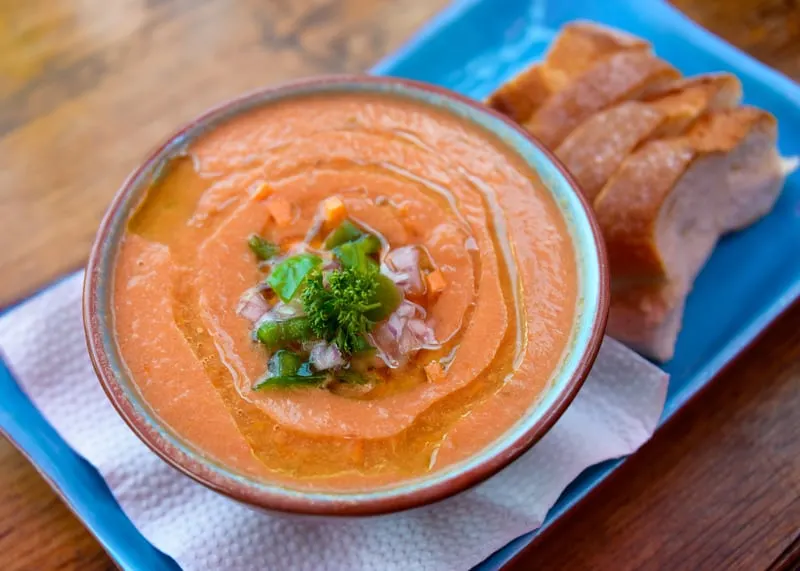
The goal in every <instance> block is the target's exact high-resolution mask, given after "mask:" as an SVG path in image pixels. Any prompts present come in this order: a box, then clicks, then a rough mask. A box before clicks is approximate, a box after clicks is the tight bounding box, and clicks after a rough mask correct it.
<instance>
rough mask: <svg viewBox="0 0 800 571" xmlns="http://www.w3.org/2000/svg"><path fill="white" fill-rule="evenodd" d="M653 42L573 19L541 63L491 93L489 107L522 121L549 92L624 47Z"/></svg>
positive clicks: (641, 47) (635, 47)
mask: <svg viewBox="0 0 800 571" xmlns="http://www.w3.org/2000/svg"><path fill="white" fill-rule="evenodd" d="M649 49H650V44H648V43H647V42H645V41H644V40H642V39H641V38H637V37H635V36H631V35H629V34H626V33H624V32H620V31H617V30H614V29H611V28H606V27H605V26H600V25H597V24H593V23H590V22H572V23H570V24H567V25H566V26H564V28H563V29H562V31H561V33H560V34H559V35H558V36H557V37H556V39H555V41H554V42H553V45H552V47H551V48H550V50H549V52H548V53H547V55H546V56H545V60H544V62H543V63H541V64H537V65H534V66H532V67H530V68H528V69H527V70H525V71H523V72H522V73H520V74H519V75H518V76H517V77H515V78H514V79H512V80H511V81H509V82H508V83H506V84H505V85H503V86H502V87H501V88H500V89H498V90H497V91H496V92H495V93H493V94H492V95H491V96H489V99H488V100H487V104H488V105H489V107H491V108H493V109H495V110H497V111H499V112H501V113H503V114H505V115H508V116H509V117H510V118H512V119H513V120H514V121H517V122H519V123H522V122H524V121H525V120H527V119H528V118H529V117H530V116H531V115H532V114H533V111H534V110H535V109H536V108H537V107H539V106H540V105H541V104H542V103H544V101H545V100H546V99H547V97H548V96H549V95H551V94H552V93H555V92H557V91H559V90H561V89H564V88H565V87H566V86H567V85H568V84H569V83H570V82H571V81H572V80H573V79H574V78H576V77H578V76H579V75H580V74H582V73H583V72H584V71H586V70H587V69H589V68H590V67H591V66H592V65H594V64H595V63H596V62H598V61H601V60H603V59H605V58H606V57H608V56H610V55H612V54H614V53H617V52H619V51H623V50H649Z"/></svg>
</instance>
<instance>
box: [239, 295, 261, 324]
mask: <svg viewBox="0 0 800 571" xmlns="http://www.w3.org/2000/svg"><path fill="white" fill-rule="evenodd" d="M267 312H269V304H268V303H267V300H266V299H264V296H263V295H261V292H260V291H258V290H257V289H256V288H253V289H249V290H247V291H246V292H244V294H243V295H242V297H241V298H240V299H239V304H238V305H237V306H236V313H237V315H241V316H242V317H244V318H245V319H247V320H248V321H249V322H251V323H256V322H258V321H259V320H261V318H262V317H263V316H264V314H266V313H267Z"/></svg>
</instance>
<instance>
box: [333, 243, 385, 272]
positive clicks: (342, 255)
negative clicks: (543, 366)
mask: <svg viewBox="0 0 800 571" xmlns="http://www.w3.org/2000/svg"><path fill="white" fill-rule="evenodd" d="M380 250H381V241H380V240H378V239H377V238H376V237H375V236H373V235H372V234H365V235H364V236H361V237H360V238H358V239H356V240H353V241H352V242H345V243H344V244H341V245H339V246H337V247H335V248H334V249H333V254H334V255H335V256H336V257H337V258H338V260H339V261H340V262H341V263H342V265H343V266H344V267H345V268H356V269H361V270H367V269H370V268H372V267H377V266H378V263H377V262H376V261H375V260H374V259H373V258H371V257H370V256H371V255H372V254H377V253H378V252H380Z"/></svg>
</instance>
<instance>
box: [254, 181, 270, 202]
mask: <svg viewBox="0 0 800 571" xmlns="http://www.w3.org/2000/svg"><path fill="white" fill-rule="evenodd" d="M274 192H275V189H273V188H272V187H271V186H270V185H268V184H267V183H266V182H261V183H259V184H258V186H257V187H256V189H255V190H254V191H253V193H252V194H251V195H250V198H251V199H252V200H264V199H265V198H267V197H270V196H272V195H273V193H274Z"/></svg>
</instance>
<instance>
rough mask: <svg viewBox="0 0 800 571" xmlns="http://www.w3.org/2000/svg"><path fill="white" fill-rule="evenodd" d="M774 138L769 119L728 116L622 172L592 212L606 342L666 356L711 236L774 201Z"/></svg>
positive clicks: (657, 147)
mask: <svg viewBox="0 0 800 571" xmlns="http://www.w3.org/2000/svg"><path fill="white" fill-rule="evenodd" d="M776 138H777V128H776V123H775V119H774V117H773V116H772V115H770V114H769V113H767V112H765V111H762V110H760V109H755V108H752V107H737V108H733V109H726V110H721V111H717V112H713V113H709V114H708V115H706V116H704V117H702V118H700V119H699V120H698V121H697V122H696V124H695V125H694V126H693V127H692V128H691V129H690V131H689V132H688V133H687V134H686V135H685V136H682V137H676V138H671V139H659V140H654V141H650V142H648V143H646V144H645V145H643V146H642V147H641V148H640V149H638V150H637V151H635V152H634V153H633V154H632V155H630V156H629V157H628V158H627V159H626V160H625V161H624V162H623V163H622V165H621V166H620V168H619V170H618V171H617V172H616V173H615V174H614V176H613V177H612V178H611V180H609V182H608V183H607V184H606V185H605V187H604V188H603V190H602V191H601V193H600V194H599V195H598V197H597V198H596V200H595V204H594V207H595V213H596V215H597V219H598V222H599V223H600V227H601V229H602V232H603V236H604V238H605V241H606V246H607V251H608V256H609V262H610V266H611V275H612V300H611V314H610V318H609V325H608V332H609V334H610V335H611V336H613V337H616V338H618V339H619V340H620V341H623V342H625V343H628V344H629V345H631V346H633V347H635V348H637V349H638V350H639V351H640V352H642V353H644V354H646V355H649V356H651V357H654V358H656V359H660V360H666V359H669V358H670V357H671V356H672V351H673V348H674V344H675V339H676V336H677V333H678V330H679V328H680V320H681V316H682V309H681V308H682V306H683V304H684V302H685V298H686V295H687V294H688V292H689V290H690V288H691V285H692V283H693V281H694V279H695V277H696V276H697V273H698V272H699V270H700V268H701V267H702V266H703V264H704V263H705V261H706V260H707V259H708V257H709V256H710V254H711V252H712V250H713V248H714V246H715V245H716V243H717V240H718V239H719V236H720V235H721V234H724V233H725V232H728V231H730V230H733V229H736V228H739V227H740V226H741V225H742V224H749V223H752V222H753V221H754V220H755V219H757V218H758V217H760V216H763V215H764V214H765V213H766V212H768V211H769V209H771V208H772V206H773V205H774V202H775V200H776V199H777V197H778V194H779V193H780V189H781V187H782V185H783V180H784V177H785V175H786V173H785V172H784V171H783V170H782V163H781V159H780V157H779V155H778V153H777V150H776V147H775V142H776Z"/></svg>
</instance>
